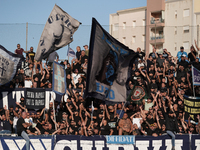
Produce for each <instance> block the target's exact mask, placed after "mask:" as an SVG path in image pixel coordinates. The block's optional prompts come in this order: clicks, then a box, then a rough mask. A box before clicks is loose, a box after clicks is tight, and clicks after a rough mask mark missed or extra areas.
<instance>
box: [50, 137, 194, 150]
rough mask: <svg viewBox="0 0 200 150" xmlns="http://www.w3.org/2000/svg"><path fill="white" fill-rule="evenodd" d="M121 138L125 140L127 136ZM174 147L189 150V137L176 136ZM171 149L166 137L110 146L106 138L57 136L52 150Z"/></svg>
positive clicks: (177, 149) (143, 138) (117, 143)
mask: <svg viewBox="0 0 200 150" xmlns="http://www.w3.org/2000/svg"><path fill="white" fill-rule="evenodd" d="M123 137H124V138H123V139H125V138H126V137H127V136H123ZM130 137H131V136H130ZM126 141H127V139H126ZM175 145H176V147H175V149H176V150H189V149H190V141H189V135H176V139H175ZM171 148H172V144H171V138H170V136H168V135H162V136H158V137H153V136H135V144H121V143H120V142H116V143H115V144H110V143H107V141H106V136H91V137H85V136H76V135H68V136H62V135H57V136H56V144H55V147H54V150H64V149H71V150H93V149H96V150H120V149H123V150H171Z"/></svg>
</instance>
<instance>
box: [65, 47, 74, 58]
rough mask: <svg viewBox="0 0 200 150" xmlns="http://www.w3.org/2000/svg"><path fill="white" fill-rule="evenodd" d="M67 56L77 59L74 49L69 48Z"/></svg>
mask: <svg viewBox="0 0 200 150" xmlns="http://www.w3.org/2000/svg"><path fill="white" fill-rule="evenodd" d="M67 56H68V57H73V58H75V57H76V53H75V52H74V50H73V49H71V48H69V49H68V52H67Z"/></svg>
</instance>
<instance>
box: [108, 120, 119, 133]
mask: <svg viewBox="0 0 200 150" xmlns="http://www.w3.org/2000/svg"><path fill="white" fill-rule="evenodd" d="M108 125H109V127H110V129H112V130H113V134H112V135H118V132H117V125H118V122H117V117H115V118H114V119H112V120H109V121H108ZM109 133H110V132H109Z"/></svg>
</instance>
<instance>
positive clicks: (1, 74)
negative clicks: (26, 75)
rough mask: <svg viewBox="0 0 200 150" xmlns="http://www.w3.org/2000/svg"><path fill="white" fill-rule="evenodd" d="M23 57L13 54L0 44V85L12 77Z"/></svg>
mask: <svg viewBox="0 0 200 150" xmlns="http://www.w3.org/2000/svg"><path fill="white" fill-rule="evenodd" d="M23 59H24V57H23V56H22V55H18V54H14V53H12V52H10V51H8V50H7V49H5V48H4V47H3V46H2V45H0V85H4V84H6V83H8V82H10V81H11V80H12V79H13V77H14V76H15V74H16V73H17V70H18V68H20V67H21V63H22V60H23Z"/></svg>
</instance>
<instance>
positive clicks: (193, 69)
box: [192, 65, 196, 97]
mask: <svg viewBox="0 0 200 150" xmlns="http://www.w3.org/2000/svg"><path fill="white" fill-rule="evenodd" d="M193 70H194V68H193V65H192V86H193V94H194V97H196V96H195V90H194V79H193V74H194V72H193Z"/></svg>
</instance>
